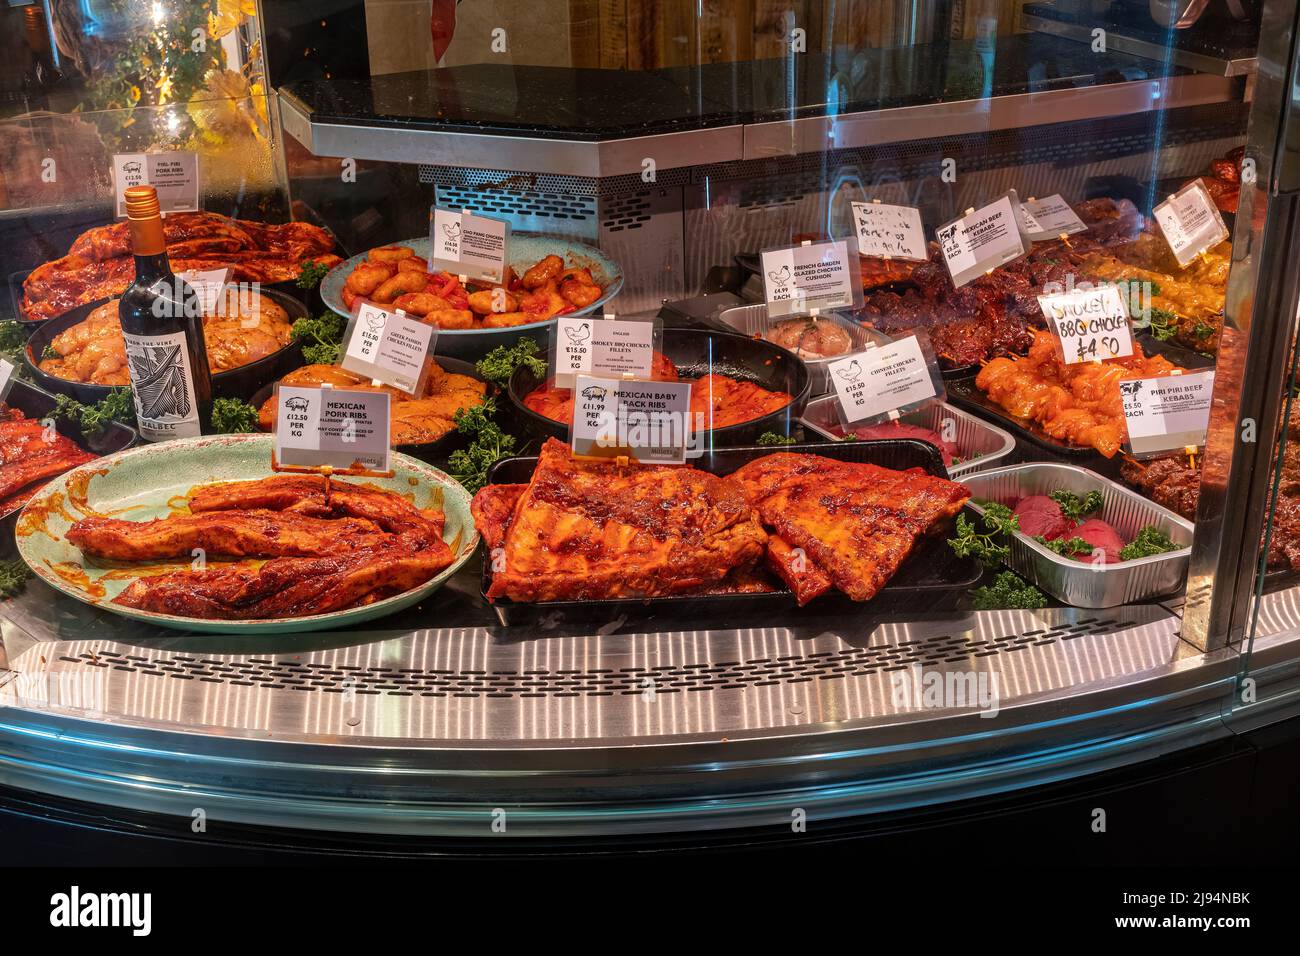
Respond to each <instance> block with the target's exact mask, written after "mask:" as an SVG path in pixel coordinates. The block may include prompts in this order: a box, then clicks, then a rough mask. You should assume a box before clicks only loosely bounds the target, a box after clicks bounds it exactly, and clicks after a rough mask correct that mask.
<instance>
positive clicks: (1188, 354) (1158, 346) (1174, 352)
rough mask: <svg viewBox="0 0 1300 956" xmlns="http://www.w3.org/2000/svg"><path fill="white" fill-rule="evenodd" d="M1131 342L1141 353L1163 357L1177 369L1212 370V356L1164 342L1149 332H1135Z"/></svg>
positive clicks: (1174, 343)
mask: <svg viewBox="0 0 1300 956" xmlns="http://www.w3.org/2000/svg"><path fill="white" fill-rule="evenodd" d="M1133 340H1134V341H1135V342H1137V344H1138V345H1140V346H1142V351H1143V352H1145V353H1146V354H1147V355H1160V356H1163V357H1164V358H1167V359H1168V360H1169V361H1171V362H1173V363H1174V364H1175V365H1177V366H1178V367H1179V368H1185V369H1190V370H1192V371H1197V372H1199V371H1201V370H1202V369H1207V368H1214V363H1215V360H1214V358H1213V356H1210V355H1206V354H1205V353H1204V352H1198V351H1196V350H1195V349H1189V348H1188V347H1187V346H1185V345H1179V344H1178V343H1177V342H1164V341H1162V340H1160V339H1158V338H1156V337H1155V336H1154V335H1152V334H1151V333H1150V332H1136V333H1134V335H1133Z"/></svg>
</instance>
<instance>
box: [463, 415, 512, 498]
mask: <svg viewBox="0 0 1300 956" xmlns="http://www.w3.org/2000/svg"><path fill="white" fill-rule="evenodd" d="M495 414H496V400H495V399H491V398H489V399H486V400H485V401H484V402H483V403H482V404H480V405H475V406H474V407H473V408H462V409H460V410H459V411H457V412H456V415H455V419H454V421H455V422H456V431H458V432H460V433H461V434H462V435H472V436H474V440H473V441H472V442H470V445H469V447H468V448H466V449H462V450H459V451H454V452H452V453H451V457H450V458H449V459H448V465H449V466H450V474H451V476H452V477H453V478H455V479H456V480H457V481H459V482H460V483H461V484H462V485H464V486H465V488H466V490H467V491H469V492H470V493H473V492H476V491H478V490H479V489H480V488H482V487H483V486H484V485H486V484H487V475H488V471H489V470H490V469H491V467H492V466H493V465H494V464H496V463H497V462H498V461H500V460H501V459H502V458H509V457H510V456H511V455H513V454H515V453H516V451H517V447H518V441H517V440H516V439H515V436H514V435H507V434H506V433H505V432H503V431H502V430H501V427H500V426H499V425H498V424H497V423H496V422H495V421H494V420H493V417H492V416H493V415H495Z"/></svg>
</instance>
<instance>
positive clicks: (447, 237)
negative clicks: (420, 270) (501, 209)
mask: <svg viewBox="0 0 1300 956" xmlns="http://www.w3.org/2000/svg"><path fill="white" fill-rule="evenodd" d="M509 242H510V223H508V222H506V221H505V220H504V219H491V218H489V217H487V216H476V215H474V214H473V213H470V212H455V211H453V210H451V209H439V208H438V207H437V206H435V207H434V208H433V211H432V212H431V213H430V216H429V243H430V250H431V255H430V256H429V268H430V270H432V271H438V270H442V271H445V272H451V273H455V274H456V275H463V276H465V277H467V278H470V279H478V280H480V281H483V282H501V281H502V279H503V277H504V276H505V272H506V246H507V245H508V244H509Z"/></svg>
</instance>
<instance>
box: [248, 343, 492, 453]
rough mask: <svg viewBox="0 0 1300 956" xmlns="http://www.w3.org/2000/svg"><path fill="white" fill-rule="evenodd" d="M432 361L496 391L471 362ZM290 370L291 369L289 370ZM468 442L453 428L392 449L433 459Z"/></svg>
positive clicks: (261, 399) (257, 397) (257, 399)
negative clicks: (432, 436)
mask: <svg viewBox="0 0 1300 956" xmlns="http://www.w3.org/2000/svg"><path fill="white" fill-rule="evenodd" d="M434 361H435V362H437V363H438V364H439V365H441V366H442V367H443V369H444V370H445V371H447V372H451V373H452V374H455V375H468V376H469V377H470V378H472V379H476V380H478V381H480V382H484V383H486V384H487V393H486V395H487V397H488V398H491V397H492V395H493V394H495V392H496V386H495V385H493V384H492V383H491V382H488V380H487V379H485V378H484V377H483V376H482V375H481V374H480V373H479V370H478V369H477V368H475V367H474V363H473V362H465V361H462V360H461V359H455V358H448V357H446V356H444V355H435V356H434ZM291 371H292V370H291ZM274 389H275V382H268V383H267V384H266V385H264V386H262V387H261V388H259V389H258V390H257V393H256V394H254V395H253V397H252V398H251V399H249V404H250V405H252V406H253V407H254V408H257V409H261V407H262V406H263V405H264V404H265V403H266V400H267V399H268V398H270V397H271V392H272V391H273V390H274ZM467 444H469V442H468V441H466V440H464V437H463V436H462V435H461V434H460V433H459V432H457V431H456V430H455V429H454V428H453V429H452V430H451V431H449V432H447V434H445V435H443V436H442V437H441V438H439V439H438V440H437V441H429V442H422V443H421V444H418V445H394V446H393V450H394V451H397V452H400V453H402V454H403V455H410V456H411V457H412V458H419V459H420V460H421V461H434V460H440V459H443V458H445V457H446V456H447V455H449V454H451V452H452V451H454V450H455V449H456V448H457V447H458V446H459V447H464V446H465V445H467Z"/></svg>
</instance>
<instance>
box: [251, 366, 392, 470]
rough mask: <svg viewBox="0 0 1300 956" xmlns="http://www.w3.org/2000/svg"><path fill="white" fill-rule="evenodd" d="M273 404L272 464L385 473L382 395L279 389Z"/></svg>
mask: <svg viewBox="0 0 1300 956" xmlns="http://www.w3.org/2000/svg"><path fill="white" fill-rule="evenodd" d="M275 399H276V419H275V461H276V463H277V464H278V465H282V466H285V467H289V468H311V469H318V468H334V469H337V470H348V469H365V470H368V471H381V472H383V471H390V470H391V467H390V455H391V452H390V448H389V420H388V404H389V395H388V393H387V392H356V391H349V390H347V389H342V388H299V387H297V386H289V385H280V386H278V387H277V388H276V390H275Z"/></svg>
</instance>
